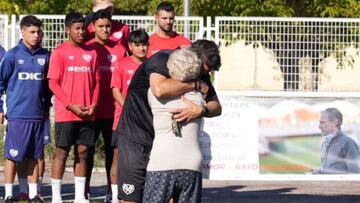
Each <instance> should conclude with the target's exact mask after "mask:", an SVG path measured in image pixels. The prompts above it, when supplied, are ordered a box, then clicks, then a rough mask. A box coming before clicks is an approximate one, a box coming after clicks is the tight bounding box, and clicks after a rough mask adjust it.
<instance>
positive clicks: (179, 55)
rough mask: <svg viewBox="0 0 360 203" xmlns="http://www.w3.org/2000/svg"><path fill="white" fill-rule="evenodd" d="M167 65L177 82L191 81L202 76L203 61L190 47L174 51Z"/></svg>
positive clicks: (171, 75)
mask: <svg viewBox="0 0 360 203" xmlns="http://www.w3.org/2000/svg"><path fill="white" fill-rule="evenodd" d="M166 65H167V67H168V69H169V74H170V77H171V78H172V79H175V80H180V81H189V80H193V79H196V78H198V77H199V75H200V70H201V61H200V59H199V58H198V57H197V55H196V53H195V52H194V51H193V50H191V49H190V48H188V47H183V48H180V49H176V50H175V51H173V52H172V53H171V54H170V56H169V59H168V61H167V64H166Z"/></svg>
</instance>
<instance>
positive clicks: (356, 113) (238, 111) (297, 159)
mask: <svg viewBox="0 0 360 203" xmlns="http://www.w3.org/2000/svg"><path fill="white" fill-rule="evenodd" d="M218 96H219V99H220V101H221V104H222V107H223V111H222V115H221V116H219V117H215V118H206V119H204V126H203V131H202V132H201V134H200V137H199V139H200V146H201V148H202V150H203V154H204V155H203V176H204V178H209V179H213V180H216V179H218V180H266V179H269V180H287V179H299V180H316V179H319V180H322V179H324V180H328V179H331V180H343V179H349V180H355V179H356V180H359V179H360V178H359V175H357V174H358V172H357V171H356V170H350V169H349V171H348V172H346V173H345V172H340V173H339V174H336V175H334V174H326V173H323V174H319V171H321V169H322V168H321V167H322V165H321V156H324V152H322V151H321V146H322V144H323V142H324V138H325V136H322V135H321V131H320V129H319V119H320V114H321V112H322V111H324V110H325V109H326V108H336V109H338V110H339V111H340V112H341V113H342V115H343V122H342V125H341V132H342V134H344V136H347V137H348V138H350V139H351V141H350V142H354V143H356V144H355V145H354V146H356V148H357V149H353V148H351V147H350V146H348V145H346V146H341V147H342V148H341V150H340V152H336V153H337V154H338V155H336V156H340V157H338V158H336V159H331V158H329V159H328V160H335V161H333V162H334V163H330V165H331V164H333V165H339V166H342V165H344V163H345V167H348V166H347V165H346V164H347V162H349V161H348V160H347V159H349V158H348V157H349V156H350V155H348V154H349V153H352V151H354V150H355V151H356V150H357V152H358V145H359V143H360V99H359V98H330V97H329V98H326V97H322V98H317V97H311V98H285V97H249V96H241V95H237V94H236V93H235V94H225V93H221V92H220V94H219V95H218ZM333 142H334V140H333ZM333 142H332V143H331V144H333ZM350 145H351V144H350ZM323 149H324V148H323ZM328 153H333V152H328ZM334 153H335V152H334ZM334 153H333V154H332V155H331V156H335V155H334ZM329 156H330V155H329ZM355 156H357V157H356V158H360V154H355ZM359 160H360V159H359ZM356 164H360V163H357V162H356ZM349 174H350V175H349Z"/></svg>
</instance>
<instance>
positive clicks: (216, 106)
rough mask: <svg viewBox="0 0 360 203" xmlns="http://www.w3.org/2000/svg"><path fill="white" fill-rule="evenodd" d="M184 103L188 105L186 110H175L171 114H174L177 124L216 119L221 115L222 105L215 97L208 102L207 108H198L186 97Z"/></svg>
mask: <svg viewBox="0 0 360 203" xmlns="http://www.w3.org/2000/svg"><path fill="white" fill-rule="evenodd" d="M182 99H183V101H184V103H185V104H186V107H185V108H178V109H173V110H171V111H170V113H172V114H173V118H174V119H175V120H176V121H177V122H182V121H186V122H189V121H191V120H192V119H195V118H201V117H208V118H210V117H215V116H219V115H221V111H222V108H221V104H220V102H219V100H218V98H217V97H213V98H211V99H209V100H207V102H206V106H205V107H201V106H198V105H196V104H194V103H192V102H191V101H189V100H188V99H186V98H185V97H184V96H183V97H182Z"/></svg>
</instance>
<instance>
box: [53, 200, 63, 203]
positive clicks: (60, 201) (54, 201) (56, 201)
mask: <svg viewBox="0 0 360 203" xmlns="http://www.w3.org/2000/svg"><path fill="white" fill-rule="evenodd" d="M51 203H62V200H51Z"/></svg>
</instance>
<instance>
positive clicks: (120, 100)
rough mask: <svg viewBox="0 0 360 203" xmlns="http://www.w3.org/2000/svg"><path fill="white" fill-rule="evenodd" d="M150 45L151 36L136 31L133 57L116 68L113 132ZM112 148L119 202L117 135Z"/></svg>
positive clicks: (131, 43)
mask: <svg viewBox="0 0 360 203" xmlns="http://www.w3.org/2000/svg"><path fill="white" fill-rule="evenodd" d="M148 45H149V35H148V34H147V33H146V31H145V30H143V29H139V30H134V31H132V32H131V33H130V35H129V49H130V51H131V52H132V55H131V56H128V57H126V58H123V59H121V60H120V61H119V62H118V63H117V64H116V65H115V68H114V72H113V75H112V78H111V88H112V93H113V96H114V98H115V106H116V109H115V116H114V124H113V128H112V129H113V130H114V131H115V130H116V128H117V126H118V124H119V120H120V116H121V111H122V107H123V105H124V101H125V98H126V95H127V92H128V87H129V84H130V81H131V79H132V77H133V75H134V73H135V71H136V69H137V68H138V67H139V66H140V64H141V63H142V62H143V61H145V60H146V54H147V50H148ZM112 146H113V149H114V158H113V163H112V166H111V190H112V200H113V201H117V197H118V188H117V180H118V172H117V161H118V152H117V135H116V133H114V135H113V140H112Z"/></svg>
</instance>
